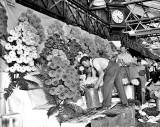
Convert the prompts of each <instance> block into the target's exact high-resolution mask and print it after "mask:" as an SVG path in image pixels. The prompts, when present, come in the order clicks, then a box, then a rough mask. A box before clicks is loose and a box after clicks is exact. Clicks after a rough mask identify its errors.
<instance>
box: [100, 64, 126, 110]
mask: <svg viewBox="0 0 160 127" xmlns="http://www.w3.org/2000/svg"><path fill="white" fill-rule="evenodd" d="M114 85H115V87H116V89H117V91H118V94H119V97H120V99H121V102H122V104H128V102H127V97H126V94H125V91H124V87H123V83H122V77H121V75H120V67H119V65H118V64H117V63H115V62H112V61H110V62H109V64H108V67H107V68H106V69H105V74H104V79H103V87H102V93H103V103H102V105H103V106H106V107H109V106H111V99H112V90H113V86H114Z"/></svg>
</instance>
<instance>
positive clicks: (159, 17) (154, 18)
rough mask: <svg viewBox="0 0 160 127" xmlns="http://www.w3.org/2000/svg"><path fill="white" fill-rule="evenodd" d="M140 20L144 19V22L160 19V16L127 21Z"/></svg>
mask: <svg viewBox="0 0 160 127" xmlns="http://www.w3.org/2000/svg"><path fill="white" fill-rule="evenodd" d="M140 21H142V22H143V21H144V22H148V21H160V16H157V17H153V18H140V19H137V20H128V21H126V23H135V22H140Z"/></svg>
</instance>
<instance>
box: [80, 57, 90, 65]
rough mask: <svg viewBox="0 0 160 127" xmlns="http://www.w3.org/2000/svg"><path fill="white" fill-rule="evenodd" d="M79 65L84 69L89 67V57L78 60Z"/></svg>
mask: <svg viewBox="0 0 160 127" xmlns="http://www.w3.org/2000/svg"><path fill="white" fill-rule="evenodd" d="M80 64H81V65H83V66H85V67H89V66H90V57H88V56H83V57H82V58H81V60H80Z"/></svg>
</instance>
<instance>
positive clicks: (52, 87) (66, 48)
mask: <svg viewBox="0 0 160 127" xmlns="http://www.w3.org/2000/svg"><path fill="white" fill-rule="evenodd" d="M70 43H71V42H69V43H67V42H65V41H64V40H62V39H61V37H60V35H58V34H53V35H52V36H49V37H48V39H47V40H46V43H45V47H44V49H43V50H42V53H41V54H40V56H41V60H40V61H41V62H42V73H41V74H42V76H43V79H44V90H45V93H46V95H47V98H48V100H49V103H51V104H53V107H51V108H50V109H49V110H48V113H47V115H48V116H51V115H53V114H55V113H56V112H58V118H59V120H60V122H62V121H65V120H67V119H70V118H73V117H75V116H78V115H80V114H81V113H83V110H82V108H81V107H79V106H77V105H76V104H74V102H76V101H77V100H78V99H79V98H81V93H80V85H79V84H80V82H79V75H78V73H77V70H76V68H75V65H74V62H73V61H72V60H73V59H75V56H76V55H75V54H74V52H76V51H75V50H76V48H75V49H74V48H72V46H73V45H71V44H70ZM77 109H78V110H77Z"/></svg>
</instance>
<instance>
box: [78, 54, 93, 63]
mask: <svg viewBox="0 0 160 127" xmlns="http://www.w3.org/2000/svg"><path fill="white" fill-rule="evenodd" d="M90 59H91V58H90V57H89V56H83V57H82V58H81V59H80V62H79V63H80V64H82V62H83V61H87V60H90Z"/></svg>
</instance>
